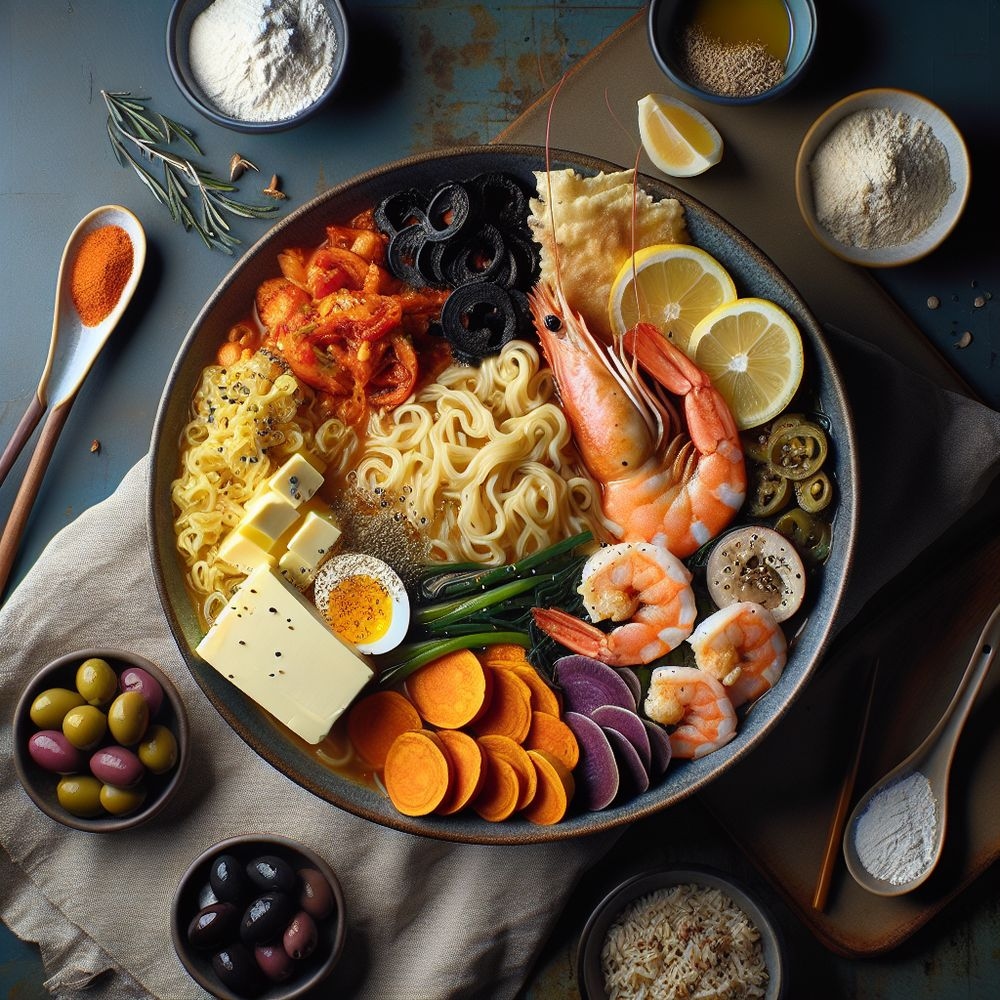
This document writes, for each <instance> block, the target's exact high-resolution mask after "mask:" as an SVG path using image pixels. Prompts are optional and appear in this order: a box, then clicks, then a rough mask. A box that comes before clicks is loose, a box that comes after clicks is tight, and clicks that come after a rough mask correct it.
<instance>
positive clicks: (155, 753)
mask: <svg viewBox="0 0 1000 1000" xmlns="http://www.w3.org/2000/svg"><path fill="white" fill-rule="evenodd" d="M177 756H178V752H177V740H176V739H174V734H173V733H172V732H171V731H170V730H169V729H167V727H166V726H150V728H149V732H148V733H146V736H145V738H144V739H143V741H142V742H141V743H140V744H139V760H141V761H142V763H143V764H144V765H145V766H146V768H147V769H148V770H150V771H152V772H153V774H164V773H165V772H167V771H169V770H170V769H171V768H172V767H173V766H174V764H176V763H177Z"/></svg>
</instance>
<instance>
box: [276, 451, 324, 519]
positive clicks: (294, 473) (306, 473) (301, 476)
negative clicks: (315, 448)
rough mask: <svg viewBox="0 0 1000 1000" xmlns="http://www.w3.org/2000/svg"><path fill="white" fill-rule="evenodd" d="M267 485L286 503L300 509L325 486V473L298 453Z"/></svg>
mask: <svg viewBox="0 0 1000 1000" xmlns="http://www.w3.org/2000/svg"><path fill="white" fill-rule="evenodd" d="M267 485H268V487H269V488H270V489H271V490H273V491H274V492H275V493H277V494H278V496H280V497H281V498H282V499H283V500H284V501H285V502H286V503H290V504H291V505H292V506H293V507H298V506H300V505H301V504H303V503H305V502H306V501H307V500H309V499H311V498H312V497H313V496H314V495H315V493H316V491H317V490H318V489H319V488H320V487H321V486H322V485H323V473H322V472H320V471H319V470H318V469H317V468H316V467H315V466H314V465H312V463H311V462H310V461H309V460H308V459H307V458H306V457H305V456H304V455H302V454H300V453H296V454H294V455H292V457H291V458H289V459H288V460H287V461H286V462H285V463H284V464H283V465H282V466H281V468H280V469H278V471H277V472H275V473H274V475H273V476H271V478H270V479H268V481H267Z"/></svg>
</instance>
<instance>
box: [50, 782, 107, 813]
mask: <svg viewBox="0 0 1000 1000" xmlns="http://www.w3.org/2000/svg"><path fill="white" fill-rule="evenodd" d="M102 787H103V786H102V785H101V783H100V782H99V781H98V780H97V778H95V777H94V776H93V775H91V774H68V775H66V777H64V778H60V779H59V784H58V785H56V797H57V798H58V799H59V805H61V806H62V807H63V809H65V810H66V812H68V813H72V814H73V815H74V816H79V817H80V818H81V819H92V818H93V817H94V816H100V815H101V813H102V812H104V806H102V805H101V788H102Z"/></svg>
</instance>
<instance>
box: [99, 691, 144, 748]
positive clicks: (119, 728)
mask: <svg viewBox="0 0 1000 1000" xmlns="http://www.w3.org/2000/svg"><path fill="white" fill-rule="evenodd" d="M148 725H149V702H148V701H146V699H145V698H143V696H142V695H141V694H140V693H139V692H138V691H124V692H123V693H122V694H120V695H118V697H117V698H115V700H114V701H113V702H111V707H110V708H109V709H108V728H109V729H110V730H111V735H112V736H113V737H114V738H115V739H116V740H117V741H118V742H119V743H120V744H121V745H122V746H123V747H129V746H132V745H133V744H134V743H138V742H139V740H141V739H142V738H143V736H144V735H145V733H146V727H147V726H148Z"/></svg>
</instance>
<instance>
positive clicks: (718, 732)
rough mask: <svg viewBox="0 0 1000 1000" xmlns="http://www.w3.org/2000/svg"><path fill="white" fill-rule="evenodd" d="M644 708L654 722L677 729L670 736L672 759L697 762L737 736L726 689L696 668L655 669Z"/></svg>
mask: <svg viewBox="0 0 1000 1000" xmlns="http://www.w3.org/2000/svg"><path fill="white" fill-rule="evenodd" d="M643 708H644V710H645V712H646V715H647V716H649V718H650V719H652V720H653V721H654V722H660V723H662V724H663V725H665V726H676V728H675V729H674V730H673V731H672V732H671V733H670V748H671V750H672V751H673V756H674V757H678V758H683V759H685V760H697V758H699V757H704V756H705V754H707V753H711V752H712V751H713V750H718V749H719V747H722V746H725V745H726V744H727V743H728V742H729V741H730V740H731V739H732V738H733V737H734V736H735V735H736V709H735V708H734V707H733V703H732V702H731V701H730V700H729V695H728V694H726V689H725V688H724V687H723V686H722V685H721V684H720V683H719V682H718V681H717V680H716V679H715V678H714V677H712V676H711V674H707V673H705V671H704V670H698V669H697V668H696V667H657V668H656V669H655V670H654V671H653V673H652V676H651V677H650V680H649V691H648V693H647V694H646V701H645V704H644V706H643Z"/></svg>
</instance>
